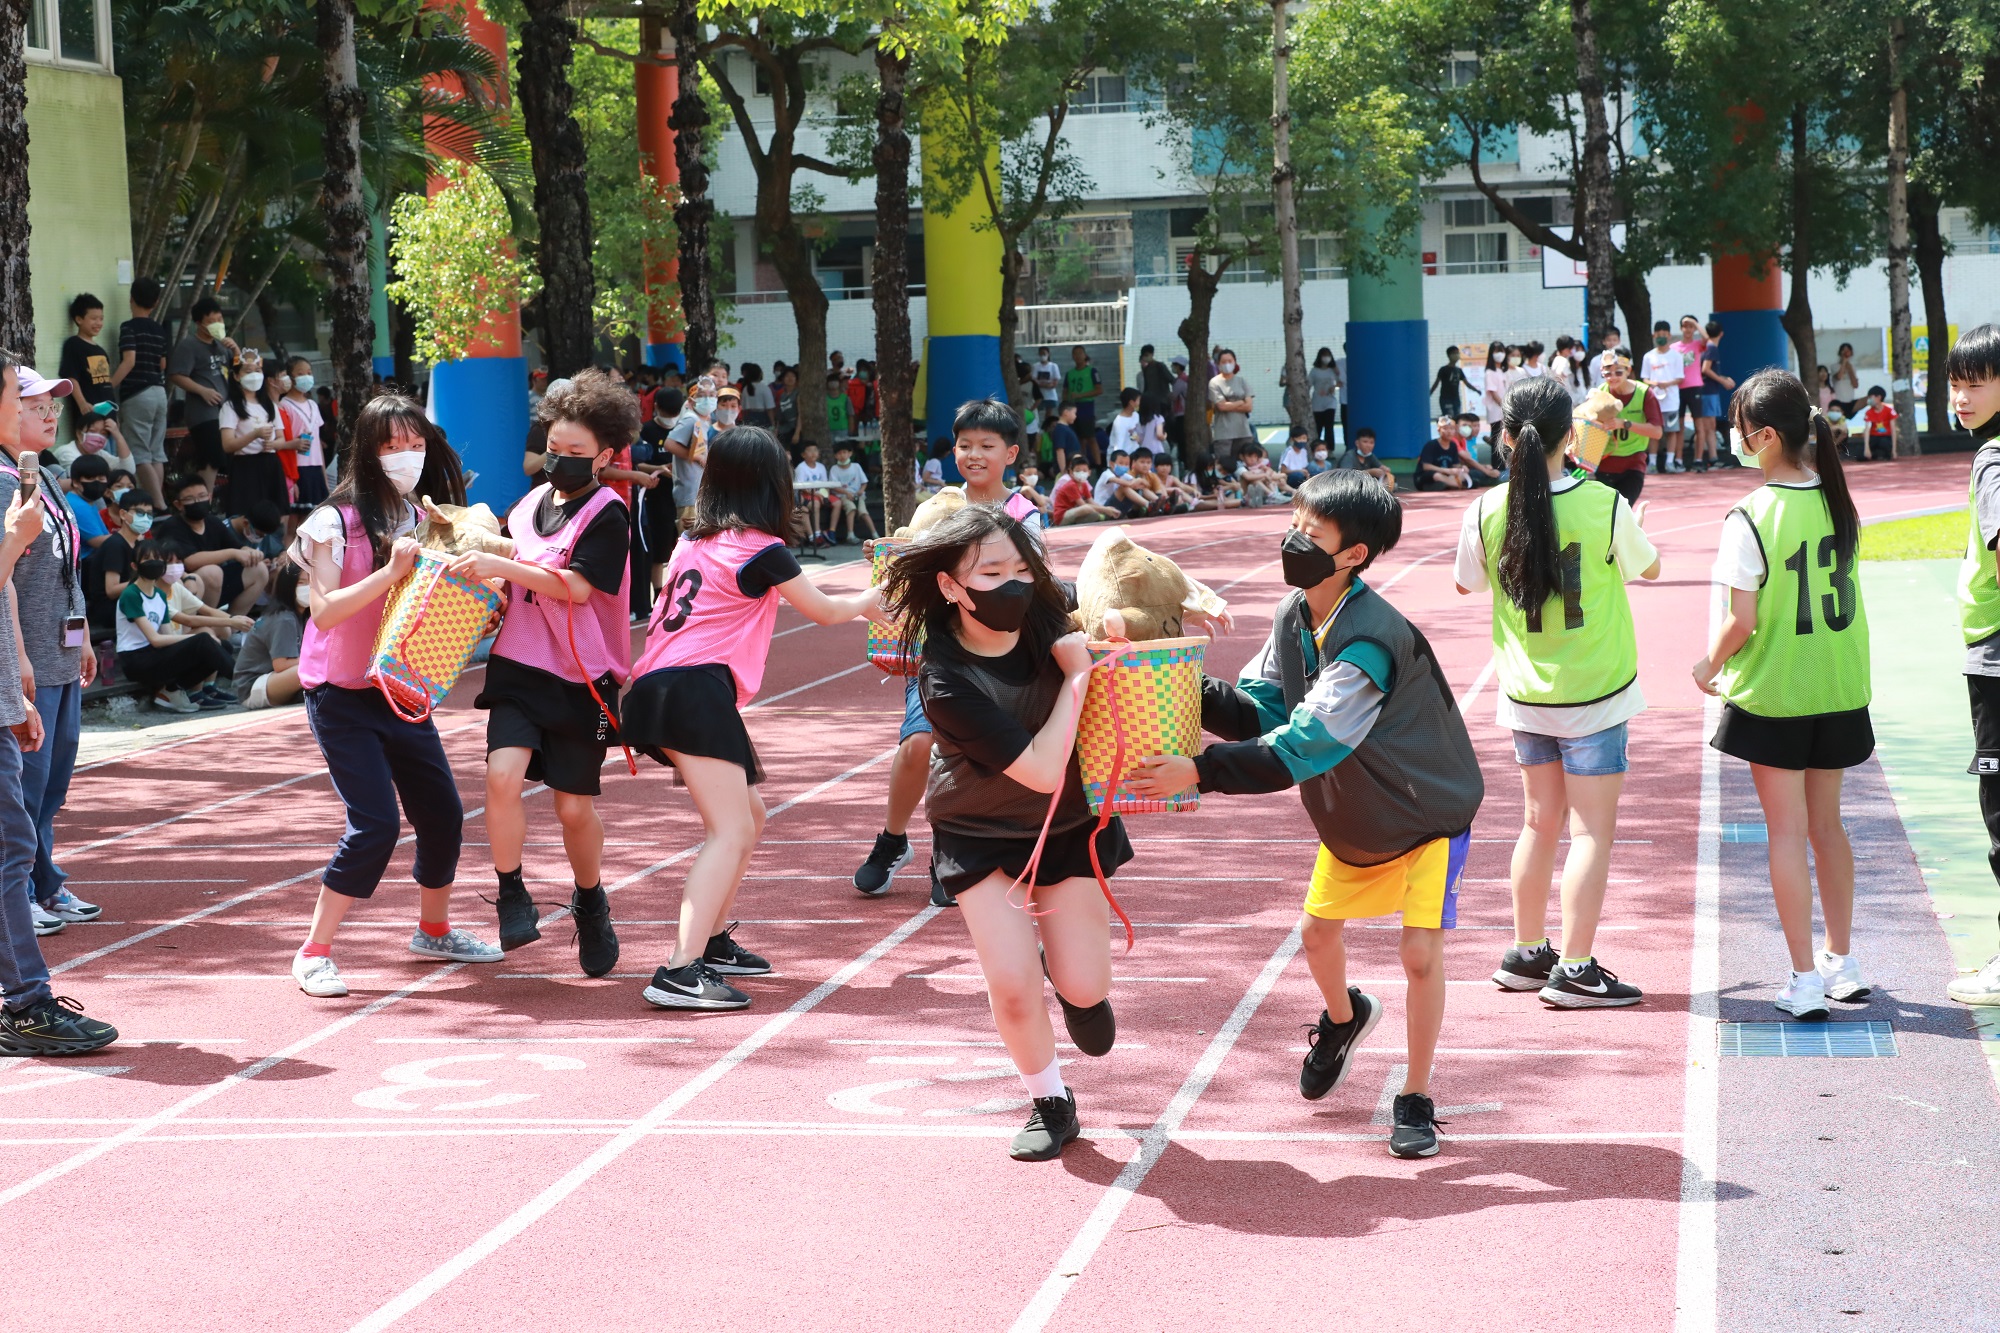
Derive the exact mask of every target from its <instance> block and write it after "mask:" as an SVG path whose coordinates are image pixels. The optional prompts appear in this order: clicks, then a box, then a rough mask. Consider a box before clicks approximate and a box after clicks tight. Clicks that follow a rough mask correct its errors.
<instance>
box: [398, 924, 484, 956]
mask: <svg viewBox="0 0 2000 1333" xmlns="http://www.w3.org/2000/svg"><path fill="white" fill-rule="evenodd" d="M410 952H411V953H414V954H421V955H423V956H424V957H425V958H438V959H442V960H444V961H445V962H448V963H497V962H499V961H500V959H501V957H502V956H503V955H502V954H501V951H500V946H499V945H497V944H488V943H487V942H486V941H484V940H482V939H479V938H478V937H476V936H473V935H469V934H467V933H466V932H465V931H463V930H461V929H459V928H458V927H457V926H453V927H452V928H451V930H450V932H449V933H447V934H444V935H436V936H432V935H426V934H424V930H423V927H422V926H419V927H417V933H416V934H414V935H412V936H410Z"/></svg>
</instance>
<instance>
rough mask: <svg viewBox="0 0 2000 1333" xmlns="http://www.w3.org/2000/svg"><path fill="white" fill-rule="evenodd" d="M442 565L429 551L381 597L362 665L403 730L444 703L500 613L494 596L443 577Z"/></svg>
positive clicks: (502, 607) (442, 558) (502, 601)
mask: <svg viewBox="0 0 2000 1333" xmlns="http://www.w3.org/2000/svg"><path fill="white" fill-rule="evenodd" d="M450 559H451V557H450V556H447V555H444V554H442V553H440V552H437V551H419V552H418V553H417V564H416V567H415V568H414V569H412V570H411V571H410V572H409V573H408V574H406V575H405V576H404V577H403V579H402V581H401V582H400V583H398V584H396V586H395V587H393V588H391V589H390V590H389V598H388V602H387V604H386V605H385V606H384V607H383V609H382V628H381V629H380V631H378V632H377V633H376V636H375V654H374V656H373V657H372V658H371V659H370V660H369V663H368V679H369V681H370V682H372V683H373V684H374V686H375V688H377V689H379V690H381V691H382V697H383V698H385V699H387V700H388V701H389V707H390V708H391V709H392V710H394V712H395V714H396V716H398V717H400V718H402V719H404V720H405V721H408V722H418V721H421V720H423V719H424V718H426V717H429V716H430V714H431V710H432V709H433V708H436V707H437V706H438V705H439V704H440V703H442V702H444V697H445V695H447V694H449V693H451V687H452V686H453V685H455V684H457V683H458V678H459V676H460V675H461V674H462V673H463V672H464V671H465V666H466V663H468V662H470V661H471V660H472V654H473V651H474V650H475V649H476V648H478V647H479V641H480V640H481V639H483V638H485V637H486V636H487V635H488V634H491V633H492V632H493V631H494V630H496V629H498V628H499V627H500V619H501V616H502V614H503V613H504V612H505V611H506V609H507V600H506V598H505V597H504V596H503V595H502V594H500V593H497V592H495V591H493V589H491V588H489V587H487V586H486V585H485V584H484V583H479V582H475V581H474V580H471V579H464V578H460V577H459V576H458V575H456V574H452V573H449V572H447V571H446V569H445V565H446V564H447V562H448V561H449V560H450Z"/></svg>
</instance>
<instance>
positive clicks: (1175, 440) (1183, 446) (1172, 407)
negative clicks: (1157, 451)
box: [1167, 356, 1188, 459]
mask: <svg viewBox="0 0 2000 1333" xmlns="http://www.w3.org/2000/svg"><path fill="white" fill-rule="evenodd" d="M1187 366H1188V363H1187V358H1186V357H1184V356H1177V357H1175V358H1174V362H1173V371H1174V384H1173V392H1172V393H1171V394H1170V395H1169V396H1168V398H1167V442H1168V443H1169V444H1171V445H1173V447H1174V451H1175V452H1176V453H1178V454H1179V455H1180V456H1181V457H1182V458H1183V459H1185V458H1186V457H1187V396H1188V368H1187Z"/></svg>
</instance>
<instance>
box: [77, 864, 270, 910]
mask: <svg viewBox="0 0 2000 1333" xmlns="http://www.w3.org/2000/svg"><path fill="white" fill-rule="evenodd" d="M203 850H204V851H206V850H207V849H206V848H203ZM63 882H64V883H65V884H87V885H98V884H164V885H168V886H174V885H180V884H241V883H244V882H245V881H244V879H243V877H242V876H241V875H238V876H236V877H235V878H234V879H182V878H180V877H179V876H178V875H155V876H153V877H152V878H151V879H65V880H64V881H63ZM72 924H81V923H77V922H73V923H72Z"/></svg>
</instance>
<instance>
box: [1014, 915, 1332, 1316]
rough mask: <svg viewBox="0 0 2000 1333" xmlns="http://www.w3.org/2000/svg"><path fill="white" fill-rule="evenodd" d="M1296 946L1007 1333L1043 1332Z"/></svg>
mask: <svg viewBox="0 0 2000 1333" xmlns="http://www.w3.org/2000/svg"><path fill="white" fill-rule="evenodd" d="M1299 944H1300V936H1299V931H1298V928H1297V927H1296V926H1294V927H1293V928H1292V930H1291V932H1290V933H1289V934H1287V935H1286V936H1285V938H1284V940H1283V942H1281V943H1280V944H1279V945H1278V948H1277V951H1276V952H1275V953H1273V954H1272V955H1271V956H1270V958H1269V959H1268V960H1267V961H1266V962H1265V964H1264V970H1263V971H1261V972H1259V973H1258V974H1257V979H1256V980H1255V981H1253V982H1251V983H1250V989H1249V990H1247V991H1245V992H1244V993H1243V998H1242V999H1240V1000H1238V1001H1237V1002H1236V1008H1235V1010H1234V1011H1233V1012H1232V1013H1231V1014H1230V1015H1229V1017H1228V1019H1226V1020H1225V1021H1224V1022H1223V1024H1222V1027H1221V1028H1220V1029H1218V1030H1217V1031H1216V1034H1215V1036H1214V1037H1213V1038H1211V1039H1210V1041H1209V1043H1208V1049H1207V1050H1206V1051H1204V1052H1202V1057H1201V1059H1200V1060H1199V1061H1197V1062H1196V1063H1195V1067H1194V1068H1193V1069H1191V1070H1189V1071H1188V1076H1187V1078H1186V1080H1184V1081H1183V1082H1182V1083H1181V1086H1180V1090H1179V1091H1178V1092H1176V1093H1175V1094H1174V1098H1173V1100H1172V1101H1170V1102H1168V1103H1167V1107H1166V1109H1165V1110H1164V1111H1162V1112H1160V1118H1159V1119H1157V1120H1155V1121H1154V1122H1153V1125H1152V1128H1150V1129H1148V1130H1147V1131H1145V1133H1143V1134H1142V1135H1140V1138H1139V1151H1138V1153H1137V1154H1135V1155H1134V1156H1133V1158H1132V1160H1131V1161H1129V1162H1127V1163H1126V1164H1125V1168H1124V1169H1123V1170H1122V1171H1120V1172H1119V1173H1118V1178H1117V1179H1116V1180H1114V1181H1112V1182H1111V1187H1110V1188H1109V1189H1107V1190H1106V1191H1105V1192H1104V1197H1103V1198H1101V1199H1099V1200H1098V1202H1097V1207H1096V1208H1094V1209H1092V1210H1091V1214H1090V1217H1089V1219H1088V1220H1087V1221H1086V1222H1084V1224H1083V1228H1082V1230H1080V1231H1078V1232H1077V1234H1076V1236H1075V1238H1074V1239H1073V1240H1071V1241H1070V1243H1069V1246H1068V1248H1067V1249H1065V1250H1064V1251H1063V1253H1062V1257H1061V1258H1059V1259H1057V1260H1056V1265H1055V1268H1054V1270H1053V1271H1052V1272H1050V1274H1049V1275H1048V1276H1047V1277H1046V1278H1044V1279H1043V1280H1042V1285H1041V1289H1040V1290H1038V1291H1037V1292H1036V1293H1035V1296H1034V1299H1033V1300H1031V1301H1029V1302H1028V1307H1027V1308H1026V1309H1025V1310H1023V1311H1021V1314H1020V1317H1019V1318H1017V1319H1015V1321H1014V1324H1013V1333H1033V1331H1034V1330H1039V1329H1041V1328H1044V1327H1046V1326H1047V1324H1048V1322H1049V1320H1050V1319H1051V1318H1053V1317H1054V1316H1055V1312H1056V1307H1057V1306H1058V1305H1060V1304H1062V1298H1063V1296H1064V1295H1065V1294H1066V1293H1067V1292H1068V1291H1069V1289H1070V1287H1071V1286H1072V1285H1073V1284H1074V1283H1075V1282H1076V1280H1077V1278H1079V1277H1081V1276H1082V1275H1083V1270H1084V1268H1085V1266H1086V1265H1088V1264H1089V1263H1090V1260H1091V1256H1092V1255H1094V1254H1096V1253H1097V1247H1098V1246H1100V1245H1102V1244H1103V1243H1104V1238H1105V1237H1106V1236H1107V1235H1109V1234H1110V1232H1111V1228H1112V1227H1114V1226H1116V1225H1117V1224H1118V1218H1119V1216H1120V1215H1121V1214H1123V1213H1124V1211H1125V1207H1126V1205H1127V1204H1129V1203H1131V1202H1132V1196H1133V1195H1134V1194H1137V1193H1138V1192H1139V1186H1140V1185H1142V1184H1144V1183H1145V1180H1146V1176H1147V1174H1148V1173H1150V1172H1151V1171H1152V1169H1153V1167H1154V1166H1155V1165H1157V1164H1158V1162H1159V1160H1160V1156H1161V1154H1163V1153H1165V1152H1166V1150H1167V1145H1168V1144H1169V1143H1170V1142H1172V1140H1173V1136H1174V1135H1175V1134H1176V1133H1177V1132H1178V1131H1179V1130H1180V1127H1181V1124H1182V1123H1183V1122H1184V1121H1185V1120H1186V1119H1187V1117H1188V1113H1189V1112H1190V1111H1192V1110H1193V1109H1194V1104H1195V1102H1196V1101H1198V1100H1200V1098H1201V1095H1202V1093H1204V1092H1206V1091H1208V1085H1209V1083H1210V1081H1211V1080H1213V1079H1214V1077H1215V1075H1216V1072H1217V1071H1218V1070H1220V1069H1221V1068H1222V1062H1223V1060H1224V1059H1225V1058H1226V1057H1227V1056H1228V1054H1229V1051H1230V1048H1231V1047H1233V1046H1235V1045H1236V1040H1237V1038H1239V1037H1241V1036H1242V1035H1243V1029H1244V1028H1245V1027H1247V1026H1249V1023H1250V1019H1251V1017H1252V1016H1253V1015H1255V1014H1256V1012H1257V1008H1258V1006H1259V1005H1261V1004H1262V1003H1263V1002H1264V997H1265V996H1267V995H1269V994H1270V993H1271V988H1272V987H1273V986H1275V985H1277V984H1278V977H1279V975H1280V974H1281V973H1283V972H1284V970H1285V966H1286V964H1288V963H1290V962H1291V961H1292V958H1293V956H1294V955H1296V954H1297V953H1298V951H1299Z"/></svg>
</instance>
